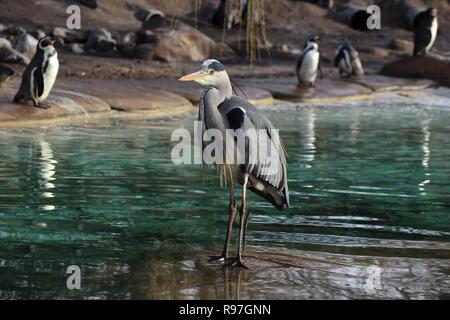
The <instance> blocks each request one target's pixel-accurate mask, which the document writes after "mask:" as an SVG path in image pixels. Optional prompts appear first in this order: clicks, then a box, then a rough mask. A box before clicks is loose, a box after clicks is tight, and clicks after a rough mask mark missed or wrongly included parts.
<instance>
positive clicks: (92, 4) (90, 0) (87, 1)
mask: <svg viewBox="0 0 450 320" xmlns="http://www.w3.org/2000/svg"><path fill="white" fill-rule="evenodd" d="M80 3H81V4H82V5H85V6H86V7H89V8H91V9H97V7H98V4H97V0H80Z"/></svg>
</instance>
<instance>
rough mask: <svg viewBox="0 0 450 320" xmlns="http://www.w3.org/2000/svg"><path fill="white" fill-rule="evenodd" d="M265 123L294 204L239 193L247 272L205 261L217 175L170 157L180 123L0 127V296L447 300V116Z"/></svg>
mask: <svg viewBox="0 0 450 320" xmlns="http://www.w3.org/2000/svg"><path fill="white" fill-rule="evenodd" d="M267 114H268V116H269V117H270V118H271V119H272V122H273V123H274V124H275V126H276V127H278V128H279V129H280V132H281V136H282V137H283V138H284V142H285V145H286V148H287V150H288V153H289V158H288V162H289V168H288V174H289V186H290V191H291V202H292V203H291V204H292V208H290V209H289V210H285V211H283V212H278V211H276V210H275V209H273V208H272V207H271V206H270V205H268V204H267V203H265V202H264V201H262V200H261V199H260V198H258V197H257V196H254V195H251V196H250V200H249V205H250V207H251V208H252V209H253V215H252V218H251V222H250V228H249V235H248V248H247V257H248V258H247V260H246V261H247V264H248V266H249V267H250V269H249V270H245V271H236V270H224V269H222V268H221V267H220V265H217V264H213V263H209V262H207V260H206V257H207V255H208V254H214V253H218V252H219V251H220V250H221V247H222V243H223V240H224V234H225V226H226V221H227V203H228V199H227V192H226V190H224V189H222V188H221V187H220V185H219V182H218V178H217V177H216V175H215V170H214V169H210V170H208V171H207V172H206V173H204V172H203V171H202V169H201V168H199V167H198V166H195V165H181V166H176V165H173V164H172V162H171V159H170V151H171V148H172V146H173V145H174V143H173V142H171V141H170V134H171V132H172V130H173V129H174V128H178V127H186V128H189V129H191V128H192V127H193V124H192V121H193V118H190V117H186V118H178V119H173V120H167V121H164V122H161V123H157V124H155V123H148V122H118V123H111V124H108V125H106V124H105V125H102V126H101V127H98V126H97V127H94V126H70V127H68V126H66V127H53V128H46V129H23V130H18V129H14V130H11V129H2V130H0V138H1V139H0V147H1V150H2V152H1V154H0V298H68V299H71V298H75V299H88V298H124V299H127V298H135V299H157V298H164V299H173V298H188V299H190V298H209V299H214V298H232V299H237V298H261V299H265V298H273V299H277V298H279V299H282V298H284V299H301V298H320V299H331V298H339V299H347V298H419V299H420V298H441V299H442V298H449V297H450V161H449V160H450V148H449V143H450V110H449V111H446V110H442V109H440V110H439V109H436V108H426V107H420V108H419V107H413V106H402V107H394V106H386V107H371V108H365V107H339V108H331V107H318V108H308V107H301V108H298V109H297V110H290V111H287V110H283V112H276V111H267ZM235 229H237V228H235ZM69 265H78V266H80V268H81V272H82V277H81V279H82V280H81V281H82V282H81V290H69V289H67V287H66V279H67V277H68V276H69V275H68V274H66V269H67V267H68V266H69Z"/></svg>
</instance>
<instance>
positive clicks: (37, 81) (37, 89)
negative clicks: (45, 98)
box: [33, 68, 44, 97]
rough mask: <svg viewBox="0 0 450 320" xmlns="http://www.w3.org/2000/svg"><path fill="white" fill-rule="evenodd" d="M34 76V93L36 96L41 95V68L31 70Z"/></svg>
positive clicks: (42, 76)
mask: <svg viewBox="0 0 450 320" xmlns="http://www.w3.org/2000/svg"><path fill="white" fill-rule="evenodd" d="M33 78H34V94H35V96H36V97H40V96H42V94H43V93H44V75H43V74H42V69H41V68H35V69H34V71H33Z"/></svg>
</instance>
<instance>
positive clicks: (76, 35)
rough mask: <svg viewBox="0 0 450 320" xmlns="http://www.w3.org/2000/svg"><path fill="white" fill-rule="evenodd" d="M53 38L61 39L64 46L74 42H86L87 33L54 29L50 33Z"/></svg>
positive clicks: (59, 28)
mask: <svg viewBox="0 0 450 320" xmlns="http://www.w3.org/2000/svg"><path fill="white" fill-rule="evenodd" d="M52 34H53V36H54V37H55V38H59V39H62V40H63V41H64V43H65V44H68V43H74V42H86V41H87V39H88V36H89V32H87V31H83V30H69V29H66V28H61V27H56V28H54V29H53V32H52Z"/></svg>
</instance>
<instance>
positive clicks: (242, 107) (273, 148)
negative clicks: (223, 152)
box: [219, 96, 289, 207]
mask: <svg viewBox="0 0 450 320" xmlns="http://www.w3.org/2000/svg"><path fill="white" fill-rule="evenodd" d="M219 111H220V113H221V114H222V115H224V116H225V117H226V119H227V120H228V124H229V128H231V129H234V130H236V129H243V130H244V131H246V130H249V129H256V130H258V134H265V135H266V136H264V137H261V136H259V137H258V139H261V140H262V141H267V142H268V148H267V149H268V151H269V152H274V154H275V156H274V157H270V159H269V156H270V155H264V153H263V154H253V153H254V152H258V149H256V150H255V149H254V148H249V149H248V150H246V152H248V153H249V154H248V155H246V159H257V161H255V162H251V161H250V163H246V167H247V170H248V172H250V173H251V174H253V175H254V176H255V177H256V178H257V179H259V180H261V181H262V182H265V183H267V184H269V185H270V186H272V187H274V188H276V189H277V190H278V191H280V192H282V193H283V195H284V198H285V201H286V204H287V205H289V195H288V185H287V163H286V152H285V150H284V147H283V144H282V141H281V139H280V137H279V134H278V131H277V130H275V128H274V126H273V125H272V123H271V122H270V121H269V119H267V118H266V117H265V116H264V115H263V114H262V113H261V111H259V110H258V109H257V108H256V107H255V106H253V105H252V104H251V103H249V102H248V101H246V100H245V99H243V98H241V97H236V96H233V97H231V98H230V99H228V100H226V101H225V102H223V103H222V104H221V105H220V106H219ZM261 156H263V157H265V158H264V159H261ZM277 207H279V206H277ZM281 207H282V206H281Z"/></svg>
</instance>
